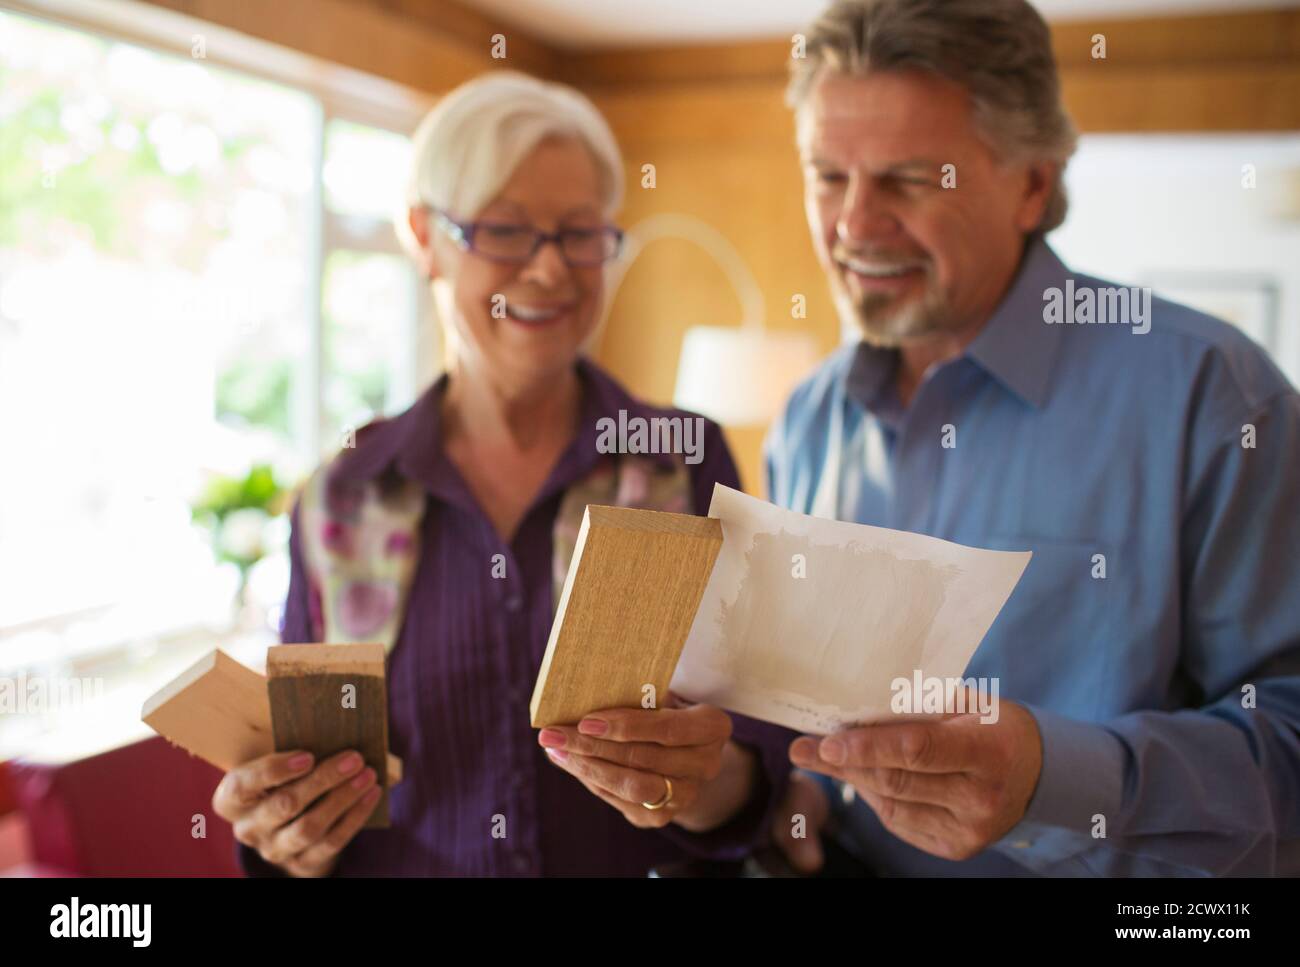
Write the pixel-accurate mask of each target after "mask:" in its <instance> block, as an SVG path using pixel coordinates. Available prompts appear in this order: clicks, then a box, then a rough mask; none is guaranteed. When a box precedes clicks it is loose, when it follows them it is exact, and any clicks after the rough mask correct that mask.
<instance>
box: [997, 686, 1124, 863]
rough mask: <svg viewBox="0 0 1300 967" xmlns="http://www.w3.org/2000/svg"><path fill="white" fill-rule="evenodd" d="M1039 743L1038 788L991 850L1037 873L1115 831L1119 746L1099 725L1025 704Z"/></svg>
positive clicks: (1120, 799) (1118, 805)
mask: <svg viewBox="0 0 1300 967" xmlns="http://www.w3.org/2000/svg"><path fill="white" fill-rule="evenodd" d="M1026 708H1028V709H1029V712H1030V714H1031V715H1033V717H1034V721H1035V722H1036V723H1037V725H1038V732H1039V735H1041V736H1042V740H1043V766H1042V770H1041V771H1040V773H1039V776H1038V785H1037V786H1036V787H1035V789H1034V794H1033V796H1032V797H1031V798H1030V800H1029V806H1028V807H1027V808H1026V809H1025V815H1024V816H1023V817H1022V818H1021V820H1020V822H1019V823H1017V824H1016V825H1015V826H1014V827H1012V829H1011V831H1010V832H1008V833H1007V834H1006V836H1004V837H1003V838H1002V839H1001V840H999V841H998V842H997V843H995V844H993V848H994V849H996V850H998V851H999V852H1002V853H1004V854H1005V855H1007V856H1008V857H1010V858H1011V859H1013V860H1015V861H1016V862H1018V863H1021V864H1023V865H1025V866H1028V867H1030V868H1031V869H1036V870H1040V871H1041V870H1043V869H1045V868H1046V867H1048V866H1051V865H1052V864H1053V863H1057V862H1060V861H1061V860H1064V859H1067V858H1069V857H1071V856H1074V855H1076V854H1078V853H1080V852H1082V851H1083V850H1085V849H1089V848H1090V847H1093V846H1099V845H1104V842H1105V837H1106V833H1107V827H1108V826H1118V824H1119V820H1120V809H1121V808H1122V806H1123V801H1124V795H1123V793H1124V768H1125V761H1126V753H1125V750H1124V744H1123V743H1122V742H1121V741H1120V740H1119V738H1118V737H1116V736H1115V734H1114V733H1112V732H1111V731H1110V730H1109V729H1107V728H1106V727H1105V726H1102V725H1097V724H1096V723H1092V722H1080V721H1077V720H1075V719H1069V718H1066V717H1065V716H1062V715H1058V714H1056V713H1055V712H1050V711H1048V710H1047V709H1044V708H1038V707H1036V706H1033V705H1027V706H1026Z"/></svg>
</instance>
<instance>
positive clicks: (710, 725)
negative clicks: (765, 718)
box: [537, 705, 758, 832]
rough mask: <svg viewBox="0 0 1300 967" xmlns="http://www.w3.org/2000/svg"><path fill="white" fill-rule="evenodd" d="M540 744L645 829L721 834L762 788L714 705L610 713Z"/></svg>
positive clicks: (548, 735) (543, 736)
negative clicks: (717, 831) (673, 826)
mask: <svg viewBox="0 0 1300 967" xmlns="http://www.w3.org/2000/svg"><path fill="white" fill-rule="evenodd" d="M537 739H538V742H539V743H540V744H541V745H542V746H543V747H544V748H545V749H546V752H547V754H548V755H549V756H550V758H551V761H552V762H554V763H555V764H556V765H558V766H559V767H560V768H561V769H563V770H564V771H565V772H568V773H570V774H571V775H573V776H574V777H575V778H577V779H578V781H579V782H581V783H582V784H583V785H584V786H586V787H587V789H588V790H590V791H591V792H592V793H594V794H595V795H597V796H599V797H600V798H601V799H603V800H604V801H605V802H607V803H609V804H610V805H611V806H613V807H614V808H615V809H617V810H618V811H619V812H621V813H622V814H623V816H624V817H625V818H626V819H627V821H628V822H630V823H631V824H632V825H633V826H638V827H641V828H643V829H657V828H660V827H663V826H666V825H667V824H668V823H670V822H675V823H677V824H678V825H680V826H682V827H684V828H686V829H689V830H691V831H693V832H703V831H704V830H708V829H713V828H715V827H716V826H720V825H721V824H722V823H724V822H726V821H727V820H728V819H730V818H731V817H732V816H733V815H735V813H736V812H737V811H739V809H740V808H741V807H742V806H743V805H744V804H745V802H746V801H748V799H749V797H750V795H751V794H752V792H753V790H754V787H755V783H756V780H757V771H758V765H757V759H756V757H755V756H754V754H753V753H752V752H750V751H749V750H747V749H744V748H742V747H740V746H738V745H736V744H735V743H734V742H731V741H730V739H731V717H730V716H729V715H727V713H726V712H723V711H722V710H721V709H718V708H714V707H713V706H711V705H691V706H686V707H676V708H664V709H639V708H636V709H633V708H615V709H605V710H603V711H600V712H592V713H591V714H590V715H588V716H586V717H585V718H583V719H582V721H581V722H579V723H578V725H577V727H576V728H575V727H572V726H552V727H549V728H545V729H542V731H541V733H540V734H539V735H538V737H537ZM670 784H671V786H670ZM670 789H671V793H670ZM647 804H649V805H647ZM652 806H657V807H658V808H651V807H652Z"/></svg>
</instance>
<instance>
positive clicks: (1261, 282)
mask: <svg viewBox="0 0 1300 967" xmlns="http://www.w3.org/2000/svg"><path fill="white" fill-rule="evenodd" d="M1142 284H1143V285H1149V286H1150V287H1151V289H1152V290H1153V292H1154V293H1155V294H1156V295H1157V296H1160V297H1161V298H1164V299H1170V300H1172V301H1174V302H1181V303H1183V304H1184V305H1188V306H1191V307H1192V308H1193V309H1200V310H1201V311H1202V312H1208V313H1209V314H1210V315H1212V316H1217V317H1218V318H1220V319H1223V320H1225V321H1227V322H1230V323H1232V324H1233V325H1234V326H1236V327H1237V328H1238V329H1240V330H1241V331H1242V332H1244V333H1245V334H1246V335H1247V336H1249V337H1250V338H1251V339H1253V340H1255V342H1257V343H1259V344H1260V345H1261V346H1263V347H1264V349H1265V350H1266V351H1267V352H1268V353H1269V355H1271V356H1273V357H1274V358H1277V354H1278V350H1279V348H1280V347H1279V346H1278V312H1279V306H1280V302H1281V300H1280V296H1279V286H1278V282H1277V279H1276V278H1274V277H1273V276H1271V275H1257V274H1251V273H1245V272H1188V271H1186V270H1155V271H1150V272H1144V273H1143V274H1142Z"/></svg>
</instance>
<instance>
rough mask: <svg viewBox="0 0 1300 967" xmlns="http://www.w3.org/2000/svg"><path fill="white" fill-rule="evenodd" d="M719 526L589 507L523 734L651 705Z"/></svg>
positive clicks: (669, 669)
mask: <svg viewBox="0 0 1300 967" xmlns="http://www.w3.org/2000/svg"><path fill="white" fill-rule="evenodd" d="M721 548H722V525H721V523H719V522H718V521H717V520H715V519H713V518H711V517H693V516H691V515H689V514H669V513H664V512H661V511H654V510H633V509H631V508H627V507H603V506H600V505H597V504H589V505H588V506H587V510H586V513H584V514H583V517H582V529H581V530H580V531H579V532H578V542H577V545H576V546H575V548H574V551H573V559H572V561H571V562H570V563H569V573H568V575H567V576H566V577H565V580H564V590H563V591H562V592H561V594H560V603H559V607H558V608H557V609H556V612H555V621H554V623H553V624H552V625H551V637H550V640H549V641H548V642H547V645H546V656H545V657H544V658H543V659H542V667H541V670H540V671H539V672H538V675H537V684H536V686H535V687H534V689H533V699H532V703H531V705H530V706H529V711H530V712H531V714H532V724H533V728H545V727H546V726H548V725H572V724H573V723H574V722H577V721H578V720H579V719H580V718H582V717H583V716H584V715H586V714H587V713H589V712H594V711H596V710H598V709H602V708H618V707H632V708H641V707H642V697H643V696H644V695H645V694H646V692H645V690H644V686H646V685H653V686H654V695H655V703H656V706H658V705H660V704H662V703H663V702H664V701H666V699H667V695H668V685H669V683H670V682H671V681H672V677H673V670H674V669H675V668H676V667H677V659H678V658H679V657H680V656H681V652H682V646H683V645H684V644H685V643H686V636H687V634H688V633H689V632H690V630H691V624H692V622H693V621H694V620H695V612H696V609H697V608H698V607H699V605H700V598H701V597H702V596H703V594H704V587H705V585H706V584H708V581H709V574H710V573H711V572H712V571H713V562H714V561H715V560H717V557H718V551H719V550H720V549H721Z"/></svg>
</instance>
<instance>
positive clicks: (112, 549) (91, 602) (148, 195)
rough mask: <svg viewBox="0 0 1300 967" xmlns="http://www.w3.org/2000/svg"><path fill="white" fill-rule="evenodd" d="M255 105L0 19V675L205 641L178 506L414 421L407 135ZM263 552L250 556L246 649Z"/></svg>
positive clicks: (141, 53) (215, 84)
mask: <svg viewBox="0 0 1300 967" xmlns="http://www.w3.org/2000/svg"><path fill="white" fill-rule="evenodd" d="M282 81H283V78H281V79H280V80H274V81H273V80H268V79H267V78H265V77H262V76H257V75H255V74H253V73H250V72H245V71H241V70H235V69H232V68H230V67H227V66H221V65H219V64H216V63H212V62H209V61H207V60H206V59H196V58H187V57H184V56H180V55H176V54H170V53H164V52H161V51H155V50H151V49H146V48H144V47H141V46H138V45H134V44H131V43H125V42H120V41H118V40H115V39H112V38H111V37H107V36H101V35H99V34H97V33H94V32H90V31H87V30H83V29H76V28H72V27H67V26H61V25H55V24H52V23H47V22H44V21H41V20H38V19H34V18H30V17H27V16H22V15H17V14H11V13H0V439H3V441H4V449H3V451H2V452H3V454H4V456H3V457H0V673H7V672H8V671H9V670H12V669H20V668H31V667H35V666H44V667H51V666H56V667H71V666H72V665H73V664H78V665H84V664H85V663H86V662H89V661H92V660H94V659H95V658H96V656H100V657H104V656H117V657H118V659H119V660H120V659H121V657H122V656H126V657H128V658H129V657H130V656H132V655H139V654H140V653H141V652H145V653H147V652H148V651H149V650H150V648H151V647H153V644H151V643H156V642H158V641H160V640H162V639H163V638H164V637H166V636H170V635H174V634H176V633H177V632H179V631H180V630H181V629H186V628H189V629H193V628H195V627H203V628H206V629H209V630H210V631H223V632H224V631H229V630H230V628H231V620H232V613H233V610H232V606H231V605H232V601H233V600H234V598H235V592H236V588H237V587H238V586H239V583H240V575H239V569H238V567H236V566H234V565H232V564H229V563H227V564H220V563H218V562H217V560H216V559H215V558H214V553H213V548H212V541H211V539H210V537H209V535H208V534H207V533H206V532H205V531H204V530H203V529H201V528H200V527H197V526H196V525H195V523H194V522H193V521H192V520H191V510H190V507H191V503H192V501H193V500H194V499H195V497H196V495H197V493H198V492H199V490H200V488H201V486H202V484H203V482H204V480H205V479H207V478H209V477H210V476H211V475H213V474H223V475H228V476H235V477H238V476H242V475H244V474H245V473H246V472H247V471H248V470H249V469H250V468H251V467H253V466H255V465H258V464H265V465H267V466H270V467H272V468H273V470H274V472H275V474H276V476H277V478H278V479H279V480H280V481H281V482H283V483H284V484H286V485H289V486H292V485H294V484H296V483H298V482H299V481H300V480H301V478H302V477H303V476H304V475H305V474H306V473H307V472H308V471H309V470H310V469H311V467H312V466H313V465H314V464H315V463H316V462H317V460H318V459H319V458H320V456H321V455H322V453H324V452H327V451H329V450H332V449H334V448H335V447H337V446H338V444H339V442H340V441H339V435H340V433H341V432H342V431H343V430H344V429H346V428H348V427H355V426H359V425H361V424H362V423H364V422H365V421H366V420H368V419H369V418H371V417H372V416H373V415H375V414H378V413H381V412H393V411H396V410H398V409H401V408H404V407H405V406H406V405H408V404H409V403H410V402H411V401H412V400H413V399H414V396H415V394H416V390H417V382H418V380H419V378H420V376H421V375H422V372H423V371H421V370H417V366H416V358H415V357H416V353H415V350H414V347H415V345H417V339H416V337H417V332H418V326H417V321H418V319H419V314H420V313H421V311H422V309H423V298H424V297H423V294H422V293H421V291H420V288H421V287H420V286H419V284H418V279H417V277H416V274H415V273H414V271H413V270H412V269H411V267H410V266H409V264H408V263H407V261H406V260H405V258H404V257H403V256H402V254H401V252H400V250H399V248H398V244H397V240H396V238H395V235H394V233H393V230H392V226H391V217H392V214H393V212H394V211H395V210H396V207H397V206H398V205H399V204H400V202H401V197H400V192H401V187H402V183H403V169H404V167H405V165H406V163H407V158H408V154H409V141H408V139H407V138H406V137H405V136H404V135H403V134H401V133H397V132H398V131H399V130H410V129H411V127H413V125H414V122H415V120H417V118H418V115H417V114H414V113H410V112H409V111H408V114H409V116H405V115H404V118H405V120H404V121H403V122H401V123H397V122H393V121H392V118H393V114H394V111H393V110H392V105H391V104H390V105H387V107H386V109H385V113H384V114H383V117H384V120H385V122H388V123H387V126H386V125H385V124H384V123H375V122H374V121H372V120H371V119H370V118H368V117H367V116H366V111H365V110H364V105H363V106H362V107H360V108H358V106H357V105H358V103H359V102H358V100H357V99H356V98H355V97H354V98H352V99H351V100H349V101H348V102H347V105H348V106H347V107H346V108H340V106H339V104H338V103H337V102H338V99H337V98H331V97H330V96H329V95H328V94H327V93H321V92H319V91H317V90H315V89H313V88H310V87H309V86H308V85H306V84H303V85H302V86H295V85H294V84H292V83H283V82H282ZM405 109H406V108H403V110H405ZM399 113H400V112H399ZM390 128H391V129H390ZM286 537H287V521H286V520H285V519H284V518H283V516H280V517H279V518H277V519H274V520H271V521H270V522H269V523H268V524H267V526H266V527H265V528H264V529H263V530H262V532H261V533H260V534H257V535H255V540H254V543H258V542H260V543H261V544H262V545H263V546H261V547H259V548H255V550H257V551H258V553H259V555H260V556H261V557H262V558H263V559H262V560H261V561H260V562H259V563H258V564H256V565H255V566H254V567H253V571H252V572H251V573H250V574H249V586H250V587H251V588H252V589H253V592H255V593H254V597H255V598H256V599H257V600H258V601H259V602H261V604H263V605H265V606H267V607H270V608H271V609H272V610H271V613H270V614H269V615H263V616H262V619H261V620H259V621H257V622H256V626H257V627H258V628H260V629H261V632H260V633H261V634H262V635H263V636H265V635H266V634H268V633H269V628H270V626H271V624H272V623H273V622H274V621H275V620H276V618H277V617H278V615H277V613H276V606H277V605H278V603H279V602H280V601H281V600H282V598H283V595H284V591H285V589H286V587H287V577H288V568H287V559H286V555H285V550H284V549H285V541H286ZM212 643H213V639H212V637H211V635H210V634H209V635H208V636H207V637H206V639H205V642H204V644H205V647H211V645H212ZM128 664H129V662H128ZM0 757H2V756H0Z"/></svg>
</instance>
